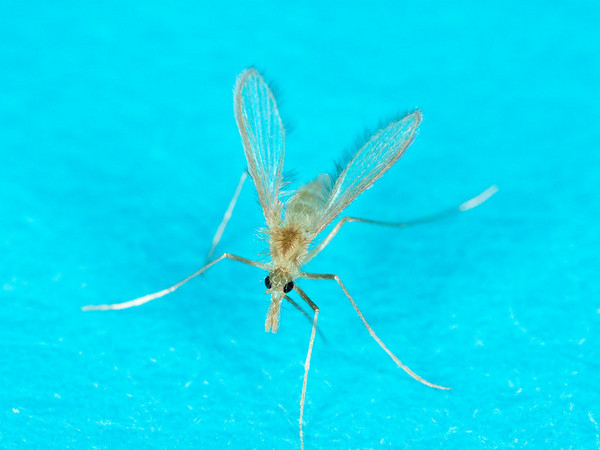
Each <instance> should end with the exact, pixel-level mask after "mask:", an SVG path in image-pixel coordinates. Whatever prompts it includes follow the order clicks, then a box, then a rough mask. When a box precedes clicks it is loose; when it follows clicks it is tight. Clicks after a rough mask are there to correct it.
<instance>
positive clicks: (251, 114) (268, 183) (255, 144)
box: [234, 69, 285, 225]
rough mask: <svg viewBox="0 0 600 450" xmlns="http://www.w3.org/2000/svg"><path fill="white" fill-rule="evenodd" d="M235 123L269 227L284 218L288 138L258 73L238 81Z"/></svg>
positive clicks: (246, 74) (249, 71)
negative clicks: (282, 196)
mask: <svg viewBox="0 0 600 450" xmlns="http://www.w3.org/2000/svg"><path fill="white" fill-rule="evenodd" d="M234 109H235V120H236V122H237V125H238V128H239V130H240V135H241V136H242V143H243V145H244V153H245V154H246V160H247V161H248V172H249V173H250V176H251V177H252V180H253V181H254V185H255V186H256V190H257V191H258V198H259V200H260V205H261V206H262V209H263V212H264V214H265V218H266V219H267V223H268V224H269V225H271V224H272V223H274V222H277V221H279V219H280V217H281V202H280V201H279V190H280V189H281V182H282V171H283V156H284V138H285V132H284V129H283V123H282V122H281V118H280V117H279V112H278V110H277V104H276V103H275V98H274V97H273V93H272V92H271V90H270V89H269V86H267V83H265V81H264V80H263V78H262V77H261V76H260V74H259V73H258V72H257V71H256V70H255V69H247V70H244V71H243V72H242V73H241V74H240V75H239V76H238V78H237V82H236V86H235V93H234Z"/></svg>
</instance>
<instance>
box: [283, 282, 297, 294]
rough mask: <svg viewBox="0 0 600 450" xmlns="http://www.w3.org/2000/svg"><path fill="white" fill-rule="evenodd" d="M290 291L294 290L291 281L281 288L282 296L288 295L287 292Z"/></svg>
mask: <svg viewBox="0 0 600 450" xmlns="http://www.w3.org/2000/svg"><path fill="white" fill-rule="evenodd" d="M292 289H294V282H293V281H290V282H289V283H288V284H286V285H285V286H284V287H283V293H284V294H287V293H288V292H290V291H291V290H292Z"/></svg>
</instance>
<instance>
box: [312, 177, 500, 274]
mask: <svg viewBox="0 0 600 450" xmlns="http://www.w3.org/2000/svg"><path fill="white" fill-rule="evenodd" d="M496 192H498V188H497V187H496V186H490V187H489V188H487V189H486V190H485V191H483V192H482V193H481V194H479V195H477V196H476V197H473V198H472V199H470V200H467V201H466V202H463V203H461V204H460V205H458V206H455V207H453V208H449V209H446V210H444V211H441V212H439V213H437V214H432V215H430V216H425V217H420V218H418V219H414V220H410V221H408V222H383V221H379V220H369V219H359V218H358V217H343V218H341V219H340V220H339V221H338V223H337V224H336V225H335V226H334V227H333V229H332V230H331V231H330V232H329V234H328V235H327V236H326V237H325V238H324V239H323V240H322V241H321V242H320V243H319V245H317V246H316V247H315V248H314V249H313V250H312V251H311V252H310V253H309V254H308V256H307V257H306V260H305V261H304V262H303V263H304V264H306V263H307V262H308V261H310V260H311V259H313V258H314V257H315V256H316V255H317V254H318V253H320V252H321V250H323V249H324V248H325V247H327V245H328V244H329V242H331V240H332V239H333V237H334V236H335V235H336V234H337V233H338V231H340V228H342V225H344V224H345V223H346V222H362V223H370V224H373V225H382V226H385V227H395V228H406V227H411V226H413V225H420V224H422V223H429V222H435V221H436V220H440V219H444V218H446V217H448V216H452V215H454V214H457V213H460V212H463V211H468V210H469V209H473V208H475V207H476V206H479V205H481V204H482V203H483V202H485V201H486V200H487V199H488V198H490V197H491V196H492V195H494V194H495V193H496Z"/></svg>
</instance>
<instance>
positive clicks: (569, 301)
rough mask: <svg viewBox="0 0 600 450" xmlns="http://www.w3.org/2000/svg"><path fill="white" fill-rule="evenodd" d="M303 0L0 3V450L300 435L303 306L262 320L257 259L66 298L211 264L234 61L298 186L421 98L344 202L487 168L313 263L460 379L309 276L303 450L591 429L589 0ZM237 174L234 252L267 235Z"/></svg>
mask: <svg viewBox="0 0 600 450" xmlns="http://www.w3.org/2000/svg"><path fill="white" fill-rule="evenodd" d="M136 3H139V4H136ZM302 3H303V4H302V5H299V4H293V5H292V4H290V5H287V6H285V7H284V6H280V5H279V4H278V3H276V2H273V3H259V2H237V3H235V4H232V3H229V4H223V5H219V4H218V3H217V2H211V3H210V4H201V3H200V2H182V1H174V2H158V1H149V2H121V1H106V2H102V4H88V3H87V2H74V1H73V2H69V1H67V2H61V6H60V7H58V6H56V5H55V4H53V3H52V2H41V1H39V2H27V1H26V2H10V1H5V2H2V3H0V152H1V156H2V158H1V163H0V213H1V215H0V217H1V218H0V251H1V255H2V257H1V258H0V276H1V279H0V286H1V287H2V289H1V290H0V292H1V294H0V299H1V311H0V356H1V359H0V445H1V446H2V447H11V446H21V445H25V444H29V446H32V447H46V446H48V447H56V448H65V447H67V446H70V447H75V448H89V447H92V446H94V447H97V448H119V447H120V448H134V447H139V446H147V447H152V448H166V447H169V448H190V447H196V448H198V447H200V448H202V447H204V448H223V447H226V446H231V447H233V448H299V439H298V436H297V433H298V431H297V419H298V401H299V396H300V390H301V382H302V374H303V362H304V357H305V352H306V348H307V343H308V337H309V332H310V324H309V323H308V321H306V319H305V318H303V317H302V316H301V315H300V314H298V313H297V311H295V310H294V309H292V308H290V307H287V308H286V309H285V310H284V311H283V316H282V325H281V329H280V331H279V333H277V334H276V335H272V334H266V333H264V331H263V325H264V316H265V314H266V311H267V306H268V297H267V296H265V295H264V287H263V285H262V280H263V278H264V276H265V274H264V273H261V272H260V271H258V270H256V269H253V268H250V267H246V266H242V265H239V264H236V263H223V264H222V265H219V266H217V267H215V268H214V270H212V271H211V272H210V273H208V274H207V275H206V276H204V277H202V278H200V279H196V280H195V281H194V282H193V283H189V284H188V285H186V286H185V287H184V288H182V289H181V290H180V291H178V292H177V293H175V294H173V295H171V296H169V297H166V298H164V299H162V300H160V301H156V302H153V303H151V304H148V305H145V306H143V307H140V308H134V309H131V310H126V311H121V312H110V313H83V312H81V311H80V307H81V306H82V305H85V304H89V303H101V302H114V301H123V300H128V299H131V298H134V297H137V296H139V295H142V294H146V293H149V292H153V291H155V290H158V289H162V288H164V287H166V286H168V285H170V284H171V283H173V282H175V281H177V280H179V279H181V278H182V277H183V276H185V275H187V274H189V273H191V272H193V271H195V270H196V269H197V268H198V267H199V266H200V265H202V263H203V260H204V255H205V253H206V251H207V250H208V248H209V244H210V239H211V237H212V234H213V233H214V231H215V230H216V227H217V225H218V223H219V220H220V218H221V216H222V214H223V212H224V210H225V208H226V206H227V202H228V201H229V198H230V196H231V195H232V193H233V190H234V188H235V183H236V182H237V179H238V177H239V175H240V173H241V171H242V170H243V169H244V159H243V153H242V148H241V144H240V142H239V136H238V132H237V129H236V126H235V122H234V119H233V113H232V109H233V108H232V87H233V84H234V81H235V76H236V74H237V73H239V72H240V71H241V70H242V69H243V68H245V67H248V66H250V65H256V66H258V67H260V68H263V69H264V70H265V71H266V73H267V76H268V77H269V78H270V79H273V80H276V81H277V84H278V85H279V87H280V91H281V92H280V95H279V99H280V103H281V111H282V114H283V116H284V119H285V120H287V121H288V122H290V123H291V125H292V127H291V128H293V130H292V131H291V132H290V133H289V135H288V140H287V160H286V168H287V169H296V170H297V172H298V180H300V181H306V180H308V179H310V178H311V177H313V176H314V175H316V174H318V173H319V172H322V171H329V170H330V169H331V167H332V163H333V161H334V160H335V159H336V158H337V157H338V156H339V155H340V154H341V153H342V151H343V150H344V149H345V148H348V147H350V146H352V143H353V141H354V139H355V137H356V136H357V135H360V134H361V132H362V130H363V129H364V128H373V127H374V126H375V125H376V124H377V123H378V122H379V121H380V120H381V119H385V118H386V117H388V116H390V115H393V114H395V113H397V112H399V111H404V110H408V109H412V108H414V107H420V108H421V109H422V111H423V114H424V122H423V125H422V127H421V133H420V135H419V137H418V138H417V140H416V141H415V143H414V145H413V146H412V147H411V148H410V149H409V151H408V152H407V154H406V155H405V157H404V158H403V159H402V160H401V161H400V162H399V163H398V165H397V166H396V167H394V168H393V169H392V170H391V171H390V173H388V174H387V175H386V176H385V177H383V178H382V179H381V180H380V181H379V182H378V183H377V184H376V185H375V187H374V188H373V189H371V190H369V191H368V192H366V193H365V194H364V195H363V196H361V197H360V198H359V200H358V201H357V202H356V204H355V205H353V206H352V207H351V210H350V212H351V213H352V214H354V215H359V216H365V217H370V218H375V219H383V220H402V219H410V218H413V217H417V216H418V215H421V214H427V213H430V212H435V211H437V210H440V209H443V208H446V207H449V206H452V205H454V204H456V203H459V202H461V201H463V200H465V199H467V198H469V197H470V196H472V195H474V194H476V193H478V192H479V191H481V190H483V189H484V188H486V187H487V186H489V185H490V184H492V183H496V184H498V185H499V186H500V188H501V191H500V193H499V194H497V195H496V196H495V197H494V198H493V199H492V200H491V201H490V202H488V203H487V204H485V205H484V206H482V207H481V208H479V209H477V210H474V211H472V212H469V213H466V214H464V215H463V216H460V217H456V218H452V219H449V220H446V221H443V222H438V223H435V224H430V225H426V226H422V227H418V228H413V229H407V230H401V231H398V230H389V229H381V228H374V227H369V226H366V225H360V224H352V225H348V226H347V228H345V229H343V231H342V232H341V233H340V234H339V235H338V236H337V237H336V239H335V240H334V241H333V243H332V244H331V246H330V247H329V248H328V249H327V250H326V251H325V252H323V253H322V254H321V255H320V257H319V258H317V259H316V260H315V261H314V263H311V265H310V266H309V267H308V269H310V270H312V271H325V272H336V273H338V274H339V275H340V276H341V277H342V280H344V281H345V283H346V285H347V287H348V289H349V290H350V292H351V293H352V294H353V295H354V297H355V299H356V300H357V302H358V304H359V305H360V306H361V308H362V309H363V312H364V313H365V315H366V317H367V319H368V320H370V322H371V323H372V325H373V327H374V328H375V330H376V331H377V332H378V333H379V334H380V336H381V337H382V338H383V339H384V341H385V342H386V343H387V344H388V345H389V347H390V348H391V349H392V350H393V351H395V352H397V354H398V355H399V356H400V358H401V359H402V360H403V361H404V362H406V363H407V364H408V365H409V366H410V367H412V368H413V369H414V370H415V371H416V372H418V373H420V374H421V375H423V376H424V377H426V378H427V379H429V380H431V381H433V382H437V383H441V384H446V385H449V386H452V387H453V390H451V391H449V392H441V391H436V390H433V389H429V388H426V387H425V386H422V385H420V384H418V383H416V382H415V381H413V380H412V379H410V378H409V377H408V376H406V375H405V373H404V372H402V371H401V370H400V369H398V368H397V367H396V366H395V365H394V363H393V362H392V361H391V360H390V359H389V358H388V357H387V355H386V354H385V353H384V352H383V351H381V349H380V348H379V347H378V346H377V345H376V344H375V343H374V342H373V341H372V340H371V338H370V337H369V335H368V333H367V332H366V331H365V329H364V328H363V326H362V324H361V322H360V321H359V319H358V318H357V316H356V314H355V313H354V311H353V310H352V308H351V306H350V304H349V303H348V302H347V301H346V300H345V298H344V297H343V295H342V294H341V292H339V290H338V289H337V288H336V286H335V285H333V284H331V283H329V282H326V281H323V282H316V281H314V282H304V283H303V287H304V288H305V290H306V291H307V293H308V294H309V295H311V297H312V298H313V299H314V300H315V301H316V302H317V304H318V305H319V306H320V307H321V311H322V314H321V316H320V319H319V320H320V324H321V329H322V331H323V332H324V333H325V335H326V338H327V342H324V341H323V340H317V341H316V344H315V350H314V356H313V362H312V370H311V373H310V377H309V386H308V397H307V398H308V402H307V408H306V413H305V419H306V428H305V430H306V445H307V448H327V447H332V446H335V447H339V448H388V447H389V448H418V449H419V448H420V449H431V448H457V449H463V448H506V447H515V448H521V447H528V448H596V447H597V446H598V445H599V444H600V438H599V434H600V431H599V425H598V423H600V406H599V401H600V394H599V391H598V385H599V382H600V376H599V374H598V372H599V365H598V364H599V363H598V361H599V358H600V351H599V348H600V335H599V331H598V330H599V327H600V301H599V293H600V292H599V291H600V288H599V282H598V268H599V250H600V245H599V244H600V242H599V233H598V221H599V219H600V200H599V197H598V190H599V188H600V182H599V178H600V175H599V163H600V156H599V154H600V152H599V146H600V131H599V126H598V124H599V123H600V107H599V105H600V94H599V85H598V80H599V79H600V54H599V53H598V48H600V36H599V32H598V20H599V10H598V6H597V5H598V4H597V2H592V1H589V2H579V1H576V2H571V3H570V4H569V5H568V6H567V5H566V4H563V3H564V2H541V1H534V2H527V4H523V2H516V1H512V2H498V3H491V4H490V3H489V2H475V1H472V2H469V1H461V2H458V3H454V5H453V6H449V4H448V2H443V1H432V2H425V3H419V4H414V3H408V2H388V3H387V4H385V5H384V4H382V3H378V2H369V4H368V5H363V6H360V7H358V6H351V5H349V4H348V3H346V2H337V3H324V2H312V3H306V2H302ZM483 5H485V6H483ZM248 187H250V185H248ZM252 189H253V188H252ZM252 189H247V190H246V191H245V192H244V193H243V194H242V197H241V199H240V203H239V207H238V209H237V211H236V213H235V215H234V217H233V219H232V221H231V223H230V227H229V228H228V230H227V232H226V234H225V237H224V239H223V242H222V245H221V250H228V251H232V252H235V253H238V254H241V255H244V256H248V257H254V255H255V254H256V252H260V251H262V250H264V247H263V243H262V242H260V241H259V240H258V239H257V238H256V236H255V234H254V231H253V230H254V229H255V228H257V227H260V226H261V225H262V217H261V213H260V210H259V208H258V206H257V205H256V201H255V198H254V192H253V191H252Z"/></svg>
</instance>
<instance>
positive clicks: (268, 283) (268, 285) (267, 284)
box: [265, 275, 271, 289]
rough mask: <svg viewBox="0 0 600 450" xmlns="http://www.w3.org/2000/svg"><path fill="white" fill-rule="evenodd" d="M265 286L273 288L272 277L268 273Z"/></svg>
mask: <svg viewBox="0 0 600 450" xmlns="http://www.w3.org/2000/svg"><path fill="white" fill-rule="evenodd" d="M265 286H266V287H267V289H271V279H270V278H269V276H268V275H267V278H265Z"/></svg>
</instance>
